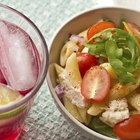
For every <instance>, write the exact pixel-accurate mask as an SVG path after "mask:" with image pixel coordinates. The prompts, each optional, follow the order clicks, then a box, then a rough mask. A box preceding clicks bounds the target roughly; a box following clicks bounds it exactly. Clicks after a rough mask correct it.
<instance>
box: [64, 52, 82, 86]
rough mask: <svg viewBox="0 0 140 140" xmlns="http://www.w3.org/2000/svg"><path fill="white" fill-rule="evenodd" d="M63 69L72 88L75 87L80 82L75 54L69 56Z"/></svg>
mask: <svg viewBox="0 0 140 140" xmlns="http://www.w3.org/2000/svg"><path fill="white" fill-rule="evenodd" d="M65 69H66V71H67V72H68V73H69V76H70V82H71V84H72V85H73V86H75V85H77V84H78V83H80V82H81V81H82V78H81V74H80V71H79V66H78V62H77V58H76V54H75V53H72V54H71V56H70V57H69V58H68V60H67V63H66V68H65Z"/></svg>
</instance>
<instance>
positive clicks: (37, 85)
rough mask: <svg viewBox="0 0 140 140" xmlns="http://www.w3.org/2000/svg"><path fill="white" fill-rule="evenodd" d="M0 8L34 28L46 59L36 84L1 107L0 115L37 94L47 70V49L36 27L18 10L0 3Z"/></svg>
mask: <svg viewBox="0 0 140 140" xmlns="http://www.w3.org/2000/svg"><path fill="white" fill-rule="evenodd" d="M0 7H2V8H4V9H6V10H9V11H11V12H13V13H14V14H17V15H18V16H20V17H21V18H23V19H24V20H25V21H26V22H27V23H29V24H30V25H31V26H32V27H33V28H34V30H35V31H36V32H37V33H38V36H40V39H41V42H42V43H43V45H44V49H45V55H46V59H45V60H44V65H43V70H42V73H41V75H40V78H39V80H37V83H36V85H35V87H34V88H33V89H32V90H31V91H30V92H29V93H28V94H27V95H25V96H24V97H23V98H22V99H20V100H19V101H16V102H15V103H11V104H9V105H8V104H7V105H3V106H2V107H0V113H4V112H7V111H10V110H13V109H15V108H17V107H19V106H21V105H23V104H24V103H26V102H27V101H29V100H30V99H31V98H32V97H33V96H34V95H35V94H36V93H37V91H38V90H39V89H40V87H41V85H42V84H43V82H44V80H45V78H46V74H47V69H48V47H47V44H46V41H45V38H44V37H43V35H42V33H41V32H40V30H39V29H38V27H37V26H36V25H35V24H34V23H33V22H32V21H31V20H30V19H29V18H28V17H27V16H25V15H24V14H22V13H21V12H19V11H18V10H16V9H14V8H12V7H10V6H7V5H4V4H2V3H0Z"/></svg>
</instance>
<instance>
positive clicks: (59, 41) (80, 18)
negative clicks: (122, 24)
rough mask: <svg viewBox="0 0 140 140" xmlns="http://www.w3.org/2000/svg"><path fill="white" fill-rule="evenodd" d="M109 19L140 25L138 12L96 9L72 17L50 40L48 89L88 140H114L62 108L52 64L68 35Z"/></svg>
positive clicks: (56, 60) (60, 106) (62, 111)
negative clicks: (122, 19)
mask: <svg viewBox="0 0 140 140" xmlns="http://www.w3.org/2000/svg"><path fill="white" fill-rule="evenodd" d="M103 18H109V19H110V20H112V21H114V22H115V23H119V21H120V19H121V18H124V19H125V20H127V21H131V22H134V23H136V24H137V25H140V12H138V11H135V10H132V9H127V8H122V7H121V8H120V7H102V8H96V9H92V10H88V11H85V12H82V13H80V14H79V15H77V16H75V17H73V18H72V19H70V20H68V21H67V22H66V23H64V24H63V26H62V27H60V28H59V29H58V31H57V32H56V34H55V36H54V37H53V39H52V43H51V45H50V51H49V64H50V66H49V70H48V74H47V81H48V86H49V88H50V92H51V94H52V97H53V99H54V102H55V103H56V105H57V107H58V109H59V110H60V111H61V113H62V114H63V115H64V116H65V118H66V119H67V120H68V121H69V122H70V123H71V124H72V125H74V127H76V129H77V130H80V132H81V134H82V135H85V136H86V137H88V138H91V139H93V137H94V136H96V137H98V138H101V139H104V140H116V139H113V138H110V137H107V136H104V135H102V134H99V133H97V132H95V131H93V130H91V129H89V128H88V127H86V126H85V125H83V124H81V123H80V122H78V121H77V120H76V119H75V118H74V117H73V116H72V115H71V114H70V113H69V112H68V111H67V110H66V109H65V107H64V106H63V104H62V103H61V101H60V100H59V98H58V97H57V95H56V93H55V91H54V88H55V86H56V73H55V69H54V67H53V65H51V64H52V63H58V64H59V55H60V51H61V48H62V47H63V45H64V43H65V42H66V41H67V40H68V38H69V35H70V33H72V34H78V33H80V32H82V31H84V30H85V29H87V28H88V27H89V26H90V25H92V24H93V23H96V22H97V21H99V20H100V19H103Z"/></svg>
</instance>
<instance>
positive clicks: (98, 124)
mask: <svg viewBox="0 0 140 140" xmlns="http://www.w3.org/2000/svg"><path fill="white" fill-rule="evenodd" d="M90 128H91V129H93V130H95V131H97V132H99V133H101V134H103V135H106V136H109V137H113V138H114V137H116V135H115V133H114V132H113V129H112V128H111V127H110V126H108V125H106V124H105V123H103V122H102V121H101V120H100V119H99V118H97V117H93V119H92V121H91V122H90Z"/></svg>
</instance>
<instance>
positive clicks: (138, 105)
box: [127, 93, 140, 111]
mask: <svg viewBox="0 0 140 140" xmlns="http://www.w3.org/2000/svg"><path fill="white" fill-rule="evenodd" d="M127 99H128V103H129V104H130V105H131V106H132V107H134V108H135V109H136V110H137V111H140V93H133V94H132V95H131V96H129V97H128V98H127Z"/></svg>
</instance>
